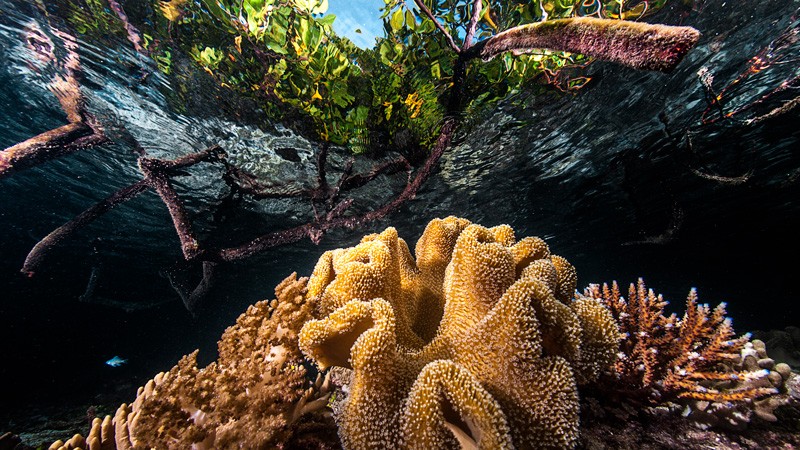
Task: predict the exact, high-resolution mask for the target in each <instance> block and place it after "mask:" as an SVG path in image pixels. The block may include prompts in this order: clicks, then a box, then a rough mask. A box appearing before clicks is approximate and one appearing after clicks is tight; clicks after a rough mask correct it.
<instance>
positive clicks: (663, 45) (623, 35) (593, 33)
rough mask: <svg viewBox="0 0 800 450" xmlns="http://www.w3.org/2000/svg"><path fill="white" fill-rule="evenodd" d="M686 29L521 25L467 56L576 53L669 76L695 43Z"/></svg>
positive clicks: (612, 23) (563, 22)
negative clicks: (536, 50) (539, 52)
mask: <svg viewBox="0 0 800 450" xmlns="http://www.w3.org/2000/svg"><path fill="white" fill-rule="evenodd" d="M699 38H700V32H699V31H697V30H695V29H694V28H691V27H677V26H670V25H651V24H647V23H641V22H631V21H627V20H609V19H597V18H594V17H576V18H572V19H558V20H549V21H545V22H538V23H533V24H528V25H521V26H518V27H514V28H511V29H508V30H506V31H503V32H502V33H499V34H497V35H495V36H493V37H491V38H489V39H487V40H485V41H481V42H479V43H477V44H475V45H474V46H473V47H471V48H470V51H469V52H468V54H465V55H464V56H465V57H467V58H478V57H480V58H482V59H483V60H486V61H488V60H490V59H492V58H494V57H495V56H497V55H500V54H501V53H504V52H507V51H514V52H527V51H531V50H533V49H550V50H558V51H567V52H572V53H580V54H583V55H586V56H592V57H595V58H597V59H601V60H606V61H613V62H616V63H620V64H623V65H625V66H628V67H632V68H634V69H645V70H659V71H662V72H669V71H671V70H672V69H674V68H675V66H677V65H678V63H679V62H680V61H681V59H683V57H684V56H685V55H686V53H687V52H688V51H689V50H690V49H691V48H692V47H694V45H695V44H697V40H698V39H699Z"/></svg>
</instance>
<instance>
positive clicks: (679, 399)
mask: <svg viewBox="0 0 800 450" xmlns="http://www.w3.org/2000/svg"><path fill="white" fill-rule="evenodd" d="M579 297H580V298H583V299H596V300H601V301H602V302H603V303H604V304H605V305H606V306H607V307H608V308H609V310H610V311H611V313H612V315H613V316H614V318H615V319H616V320H617V323H618V324H619V327H620V331H621V333H622V335H621V341H620V353H619V355H618V358H617V362H616V364H615V366H614V371H613V372H612V373H611V374H610V376H606V377H603V378H602V379H601V381H600V382H599V383H598V388H600V389H601V390H603V391H606V392H612V393H613V394H614V395H617V396H620V397H623V398H624V399H625V400H627V401H633V402H643V403H646V404H650V405H668V404H672V405H679V406H680V407H681V408H683V414H684V415H687V416H688V415H690V414H692V417H693V418H694V419H696V420H699V421H702V422H706V423H711V424H717V423H720V422H723V423H724V424H726V425H732V426H737V427H740V426H743V425H744V424H746V423H747V422H749V420H750V417H751V415H752V414H753V413H755V414H756V415H757V416H758V417H760V418H762V419H764V420H770V421H774V420H777V419H776V418H775V416H774V414H773V411H774V409H775V408H777V407H778V406H780V405H782V404H785V403H786V402H787V401H788V397H787V394H788V392H787V389H786V388H785V387H784V384H786V383H787V382H788V381H789V380H790V379H791V378H792V377H794V376H795V375H794V374H792V372H791V370H790V369H789V367H788V366H787V365H785V364H783V365H780V364H779V365H775V362H774V361H773V360H771V359H769V358H768V357H767V356H766V349H765V348H764V344H763V342H761V341H753V342H752V343H751V342H749V339H750V336H749V335H744V336H741V337H738V338H737V337H735V334H734V331H733V327H732V325H731V320H730V319H729V318H726V317H725V303H720V304H719V305H718V306H717V307H715V308H714V309H713V310H712V309H711V308H710V307H709V306H708V305H707V304H699V303H698V300H697V291H696V290H695V289H692V290H691V291H690V292H689V295H688V298H687V301H686V312H685V313H684V315H683V317H682V318H681V319H678V317H677V315H675V314H671V315H670V316H665V315H664V307H665V306H666V305H667V304H668V302H667V301H665V300H664V298H663V297H662V296H661V295H656V294H655V292H654V291H653V290H652V289H647V287H646V286H645V284H644V281H643V280H642V279H639V281H638V283H637V284H636V285H634V284H631V285H630V288H629V291H628V298H627V300H626V299H625V298H624V297H623V296H622V295H621V292H620V289H619V286H618V285H617V283H616V282H614V283H612V285H611V286H610V287H609V285H608V284H603V286H602V288H601V287H600V285H597V284H593V285H590V286H589V287H588V288H587V289H585V291H584V294H583V296H579ZM754 346H755V348H754ZM778 366H781V367H778ZM771 369H775V370H774V371H773V370H771ZM778 394H780V395H778Z"/></svg>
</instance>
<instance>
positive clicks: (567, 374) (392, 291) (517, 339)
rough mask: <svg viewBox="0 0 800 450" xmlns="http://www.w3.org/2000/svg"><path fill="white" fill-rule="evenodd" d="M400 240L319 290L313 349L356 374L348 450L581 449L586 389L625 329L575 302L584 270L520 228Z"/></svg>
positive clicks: (443, 229) (331, 265) (329, 267)
mask: <svg viewBox="0 0 800 450" xmlns="http://www.w3.org/2000/svg"><path fill="white" fill-rule="evenodd" d="M415 254H416V257H417V259H416V262H415V261H414V259H413V258H412V257H411V254H410V252H409V250H408V246H407V245H406V243H405V241H403V240H402V239H400V238H398V237H397V232H396V230H395V229H393V228H389V229H387V230H386V231H384V232H383V233H381V234H373V235H369V236H366V237H364V238H363V239H362V241H361V243H360V244H359V245H357V246H355V247H353V248H349V249H338V250H333V251H330V252H327V253H325V254H324V255H323V256H322V258H321V259H320V260H319V262H318V264H317V266H316V268H315V269H314V273H313V275H312V276H311V279H310V281H309V288H308V297H309V298H312V297H316V299H317V301H318V302H319V304H318V308H319V311H320V312H321V313H322V315H323V316H324V317H323V318H322V319H319V320H314V321H311V322H309V323H308V324H306V325H305V326H304V327H303V329H302V331H301V333H300V347H301V348H302V350H303V351H304V352H305V353H306V355H308V356H309V357H310V358H312V359H313V360H314V361H315V362H316V363H317V364H318V366H319V367H320V369H323V370H324V369H325V368H327V367H330V366H340V367H345V368H351V369H353V381H352V382H351V384H350V386H349V391H350V393H349V399H348V400H347V402H346V404H345V405H344V406H343V411H342V412H341V414H340V415H339V416H338V418H337V422H338V425H339V436H340V438H341V440H342V443H343V445H344V446H345V448H348V449H360V448H420V449H431V448H437V449H438V448H454V447H458V446H459V445H461V446H462V447H466V448H475V447H480V448H514V447H517V448H570V447H573V446H574V445H575V442H576V439H577V434H578V392H577V384H578V383H583V382H588V381H591V380H593V379H594V378H596V377H597V375H599V374H600V373H601V372H602V371H604V370H606V369H607V368H608V367H609V366H610V365H611V364H613V362H614V359H615V357H616V352H617V341H618V335H619V332H618V329H617V326H616V324H615V322H614V320H613V318H612V316H611V314H610V313H609V312H608V310H607V309H606V308H605V307H604V306H603V305H602V304H601V303H600V302H598V301H596V300H589V299H583V300H579V301H576V302H572V301H571V298H572V294H573V292H574V291H575V286H576V275H575V269H574V268H573V267H572V266H571V265H570V264H569V263H568V262H567V261H566V260H565V259H564V258H561V257H558V256H555V255H551V254H550V251H549V249H548V247H547V245H546V244H545V242H544V241H542V240H541V239H538V238H525V239H522V240H520V241H516V240H515V238H514V232H513V230H512V229H511V228H510V227H509V226H507V225H501V226H497V227H494V228H488V229H487V228H484V227H481V226H479V225H472V224H470V223H469V222H468V221H466V220H464V219H458V218H455V217H448V218H446V219H443V220H440V219H436V220H434V221H432V222H431V223H429V224H428V227H427V228H426V230H425V232H424V234H423V235H422V237H421V238H420V240H419V242H418V243H417V246H416V251H415Z"/></svg>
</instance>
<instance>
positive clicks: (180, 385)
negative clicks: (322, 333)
mask: <svg viewBox="0 0 800 450" xmlns="http://www.w3.org/2000/svg"><path fill="white" fill-rule="evenodd" d="M306 282H307V279H306V278H301V279H297V278H296V275H295V274H292V275H291V276H289V277H288V278H286V279H285V280H284V281H283V282H281V283H280V284H279V285H278V286H277V287H276V288H275V294H276V297H277V298H276V299H275V300H272V301H271V302H269V301H262V302H259V303H256V304H255V305H252V306H250V307H249V308H248V310H247V311H246V312H245V313H244V314H242V315H241V316H240V317H239V319H238V320H237V321H236V324H235V325H233V326H231V327H229V328H228V329H227V330H225V333H224V334H223V336H222V339H221V340H220V342H219V359H218V360H217V361H216V362H213V363H211V364H210V365H208V366H207V367H205V368H202V369H200V368H198V367H197V361H196V357H197V352H196V351H195V352H194V353H191V354H189V355H187V356H184V357H183V358H182V359H181V360H180V362H179V363H178V364H177V365H176V366H175V367H173V368H172V369H171V370H170V371H169V372H166V373H159V374H158V375H156V376H155V377H154V378H153V379H152V380H150V381H148V382H147V384H146V385H145V386H143V387H142V388H140V389H139V393H138V395H137V397H136V400H135V401H134V402H133V403H132V404H130V405H125V404H123V405H122V406H120V408H119V409H118V410H117V413H116V415H115V417H114V418H113V419H112V418H111V417H108V416H107V417H106V418H105V419H104V420H102V421H101V420H99V419H95V423H94V424H93V425H92V430H91V431H90V433H89V436H88V438H86V439H84V438H83V437H81V436H80V435H77V436H74V437H73V438H72V439H70V440H69V441H67V442H66V443H64V442H61V441H58V442H56V443H54V444H53V446H52V447H51V449H52V450H56V449H64V450H69V449H77V448H85V449H92V450H94V449H103V450H108V449H117V450H129V449H131V450H136V449H151V448H155V449H189V448H194V449H211V448H214V449H232V448H252V449H259V448H276V447H278V446H280V445H283V444H285V443H287V442H288V441H290V440H291V439H292V438H293V437H294V438H297V436H295V433H296V431H297V429H298V426H299V425H300V424H302V426H304V427H307V428H308V427H309V423H310V422H314V420H316V421H317V423H319V422H321V421H323V420H324V417H322V416H320V415H319V414H316V415H315V417H313V418H312V419H308V416H306V415H307V413H312V412H317V411H321V410H322V409H323V408H324V407H325V406H326V405H327V402H328V396H329V390H328V389H327V386H326V385H325V384H324V383H323V380H322V379H321V378H318V379H317V383H315V384H313V385H312V384H311V383H310V382H309V381H308V378H307V375H306V370H305V369H304V368H303V366H302V362H303V356H302V354H301V353H300V350H299V348H298V345H297V334H298V332H299V331H300V328H301V327H302V326H303V325H304V324H305V323H306V322H307V321H308V320H310V319H311V317H312V309H313V308H314V306H315V305H314V303H313V302H310V301H306V297H305V293H306ZM304 416H306V417H304ZM301 418H302V419H303V420H301Z"/></svg>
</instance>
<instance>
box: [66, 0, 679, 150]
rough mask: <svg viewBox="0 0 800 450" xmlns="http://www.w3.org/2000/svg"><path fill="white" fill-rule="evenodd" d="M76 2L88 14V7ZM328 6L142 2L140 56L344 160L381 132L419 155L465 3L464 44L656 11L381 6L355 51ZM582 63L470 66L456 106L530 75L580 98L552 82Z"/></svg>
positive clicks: (445, 3) (400, 2)
mask: <svg viewBox="0 0 800 450" xmlns="http://www.w3.org/2000/svg"><path fill="white" fill-rule="evenodd" d="M84 1H87V2H89V3H90V4H92V6H93V7H95V8H96V7H97V5H96V3H97V2H98V1H99V0H84ZM328 1H329V0H169V1H166V0H151V2H152V3H151V11H152V15H153V16H154V17H153V18H152V20H150V21H149V23H150V24H152V29H151V30H149V31H150V33H145V36H144V40H145V46H146V47H148V50H150V52H151V56H153V58H154V59H155V60H156V61H157V62H158V64H159V68H160V69H161V70H162V71H164V72H165V73H167V74H169V72H170V70H171V60H172V51H174V50H175V49H176V47H177V48H178V49H179V50H180V51H182V52H184V53H186V54H189V55H191V58H192V59H193V60H194V61H195V62H196V63H197V64H198V65H199V66H200V67H202V68H203V69H204V70H205V71H207V72H208V73H209V74H211V75H212V76H213V77H214V78H215V79H216V80H217V81H218V82H219V83H220V84H221V85H222V86H223V87H226V88H230V89H233V90H235V91H238V92H240V93H244V94H248V95H252V96H255V97H258V98H261V99H263V100H264V106H265V110H267V111H268V114H269V115H270V116H272V117H274V118H280V117H281V116H283V115H285V114H286V113H287V111H292V112H294V113H300V114H301V115H303V116H305V117H307V118H308V119H310V122H311V123H312V129H313V130H314V132H315V133H316V134H317V136H316V137H317V138H319V139H321V140H322V141H326V142H331V143H335V144H339V145H346V146H348V147H349V148H350V149H351V150H352V151H353V152H355V153H361V152H365V151H367V150H368V149H369V147H370V136H371V133H370V130H377V131H379V132H381V133H380V134H381V135H382V136H384V141H385V143H388V144H390V145H391V144H395V145H400V144H399V143H398V142H397V141H399V140H400V137H401V136H402V139H403V140H404V141H406V142H407V141H408V139H409V136H411V137H412V141H413V142H414V143H415V144H419V145H421V146H422V147H424V148H428V147H430V145H431V144H432V142H433V140H434V139H435V136H436V135H437V131H438V127H439V126H440V124H441V122H442V119H443V117H444V115H445V113H446V112H447V111H446V106H445V105H446V101H445V100H446V97H447V94H448V93H449V91H450V89H451V88H452V87H453V84H454V73H453V71H454V63H455V61H456V58H457V57H458V55H457V54H456V52H454V51H453V44H454V45H455V46H458V47H462V46H463V45H464V40H465V39H466V37H467V34H468V33H469V31H470V30H468V23H469V22H470V18H471V17H472V15H473V13H474V8H475V6H476V5H480V11H479V13H478V14H479V16H478V17H479V20H478V22H477V26H476V29H475V32H474V40H475V41H480V40H484V39H487V38H489V37H491V36H492V35H495V34H497V33H499V32H501V31H503V30H506V29H508V28H511V27H514V26H517V25H522V24H526V23H532V22H538V21H543V20H552V19H556V18H566V17H573V16H596V17H603V18H612V19H615V18H618V19H628V20H636V19H639V18H641V17H642V16H644V15H646V14H649V13H651V12H653V11H655V10H657V9H659V8H660V7H661V6H663V4H664V3H665V2H666V0H652V1H650V0H644V1H637V0H631V1H626V0H533V1H530V2H518V1H515V0H484V1H482V2H474V1H467V0H408V1H404V0H384V2H385V4H384V7H383V8H382V15H381V18H382V20H383V28H384V30H385V35H384V36H382V37H380V38H378V39H376V42H375V46H374V47H373V48H372V49H366V50H363V49H360V48H358V47H356V46H355V45H354V44H353V43H352V42H350V41H349V40H348V39H346V38H342V37H339V36H337V35H336V34H335V33H334V32H333V29H332V24H333V23H334V21H335V19H336V17H335V16H334V15H331V14H326V12H327V9H328ZM333 1H342V0H333ZM422 6H424V9H427V10H428V11H429V12H430V14H428V13H427V12H426V11H425V10H424V9H423V8H422ZM431 15H432V16H433V17H435V19H436V21H437V22H438V24H437V23H435V22H434V21H433V20H432V19H431ZM84 22H85V21H82V22H81V23H82V26H84V27H85V26H86V24H85V23H84ZM440 28H441V29H440ZM442 29H443V30H446V31H447V33H448V34H449V36H450V37H451V39H452V41H453V42H452V44H451V43H450V42H449V40H448V36H447V35H446V34H445V33H444V32H443V31H442ZM587 62H588V59H587V58H585V57H583V56H581V55H575V54H569V53H565V52H553V51H546V50H542V51H537V52H535V53H528V54H512V53H506V54H504V55H503V56H502V57H499V58H495V59H494V60H492V61H489V62H482V61H472V62H471V63H470V64H469V65H468V67H467V70H466V74H465V77H464V80H465V82H464V84H465V87H464V95H463V98H462V99H461V105H460V108H466V109H467V110H475V109H479V108H482V107H485V106H486V105H491V104H493V103H494V102H496V101H497V100H499V99H503V98H505V97H507V96H508V95H510V94H512V93H514V92H516V91H518V90H519V89H521V88H522V87H524V86H525V85H526V83H529V82H530V81H531V80H533V79H534V78H536V77H544V79H545V81H546V82H549V83H550V84H553V85H556V87H559V88H560V89H562V90H571V89H577V88H580V87H581V86H583V85H584V84H585V82H586V81H588V79H587V78H584V77H574V78H570V77H562V76H559V75H560V74H561V72H562V70H563V69H564V68H567V67H574V66H579V65H582V64H585V63H587ZM452 112H453V111H450V113H452ZM373 134H374V133H373Z"/></svg>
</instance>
